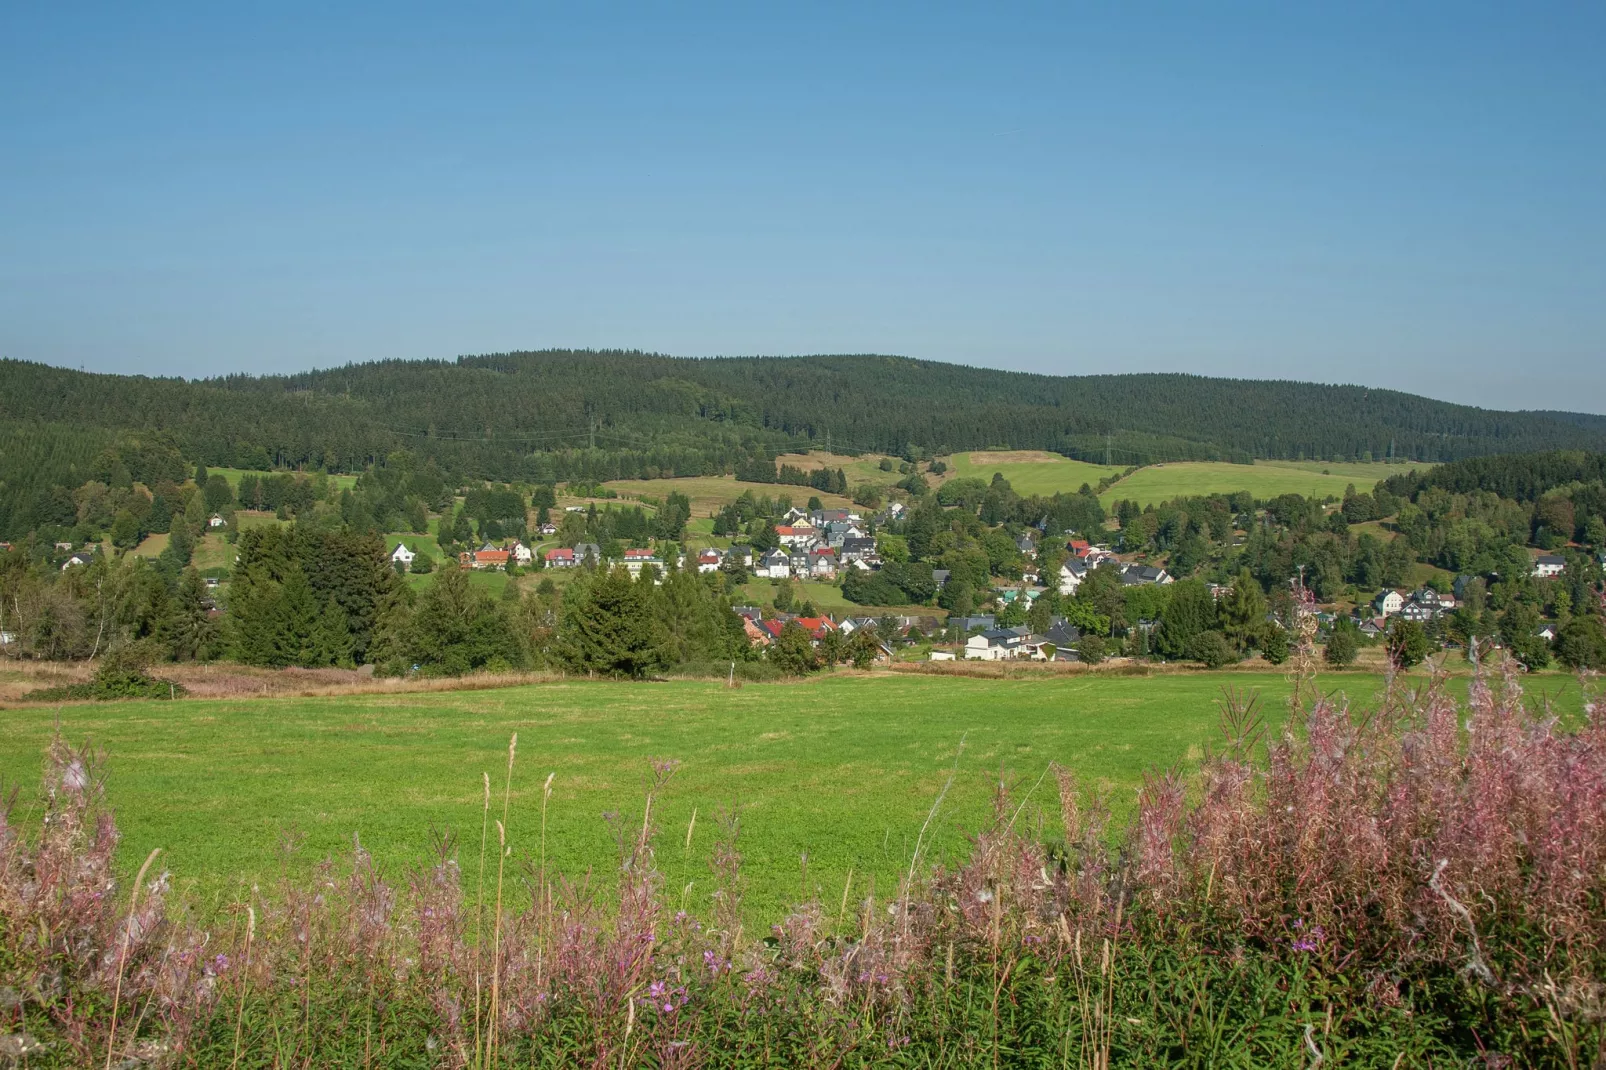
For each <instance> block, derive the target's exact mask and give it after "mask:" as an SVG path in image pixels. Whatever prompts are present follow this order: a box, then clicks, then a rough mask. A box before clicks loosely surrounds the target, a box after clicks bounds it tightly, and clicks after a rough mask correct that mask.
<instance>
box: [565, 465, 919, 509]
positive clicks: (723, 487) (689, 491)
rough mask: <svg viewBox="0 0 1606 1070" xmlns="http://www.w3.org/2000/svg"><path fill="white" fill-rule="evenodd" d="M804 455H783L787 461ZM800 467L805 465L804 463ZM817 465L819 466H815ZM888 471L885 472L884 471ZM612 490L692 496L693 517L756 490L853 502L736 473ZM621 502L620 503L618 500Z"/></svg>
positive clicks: (629, 482)
mask: <svg viewBox="0 0 1606 1070" xmlns="http://www.w3.org/2000/svg"><path fill="white" fill-rule="evenodd" d="M795 460H801V458H788V457H783V458H782V461H784V462H785V463H787V464H791V463H793V461H795ZM798 467H803V466H802V465H801V464H800V465H799V466H798ZM813 467H816V468H817V467H819V466H818V465H814V466H813ZM883 474H885V473H883ZM897 478H898V477H896V476H894V477H892V478H891V479H888V480H887V482H888V483H892V482H895V481H896V479H897ZM604 486H606V487H608V488H609V489H610V490H613V491H617V492H618V493H619V495H620V496H621V497H629V498H638V497H645V498H657V499H659V500H662V499H663V498H665V497H666V496H668V495H669V494H670V493H679V494H684V495H686V497H688V498H690V499H691V515H692V516H693V517H709V516H712V515H714V514H715V513H717V512H719V510H720V509H722V508H724V507H725V506H727V505H729V504H730V503H731V502H733V501H735V500H736V499H737V498H739V497H741V496H742V495H743V494H744V493H745V492H747V491H752V492H753V495H754V496H755V497H757V496H759V495H768V496H769V497H771V498H774V497H777V496H779V495H782V494H785V495H789V496H790V497H791V499H792V504H793V505H795V506H797V507H798V508H802V507H803V506H804V505H806V504H807V503H808V500H809V499H810V498H815V497H817V498H819V499H820V501H821V503H823V504H824V505H825V507H826V508H828V509H845V508H847V507H848V506H850V505H851V504H852V503H851V502H849V501H848V499H846V498H844V497H842V495H840V494H827V493H825V492H824V491H818V490H815V489H814V488H812V487H795V486H789V485H786V484H781V483H738V482H737V481H736V479H735V477H734V476H677V477H676V478H674V479H615V480H611V481H609V482H608V483H606V484H604ZM582 500H584V501H590V500H591V499H579V498H575V499H569V498H567V497H566V498H564V499H563V501H564V503H565V504H568V503H569V502H571V501H573V502H580V501H582ZM607 504H608V503H606V502H603V501H598V503H597V507H598V508H599V509H600V508H604V507H605V506H606V505H607ZM614 504H620V503H614Z"/></svg>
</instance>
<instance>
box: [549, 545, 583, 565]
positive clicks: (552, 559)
mask: <svg viewBox="0 0 1606 1070" xmlns="http://www.w3.org/2000/svg"><path fill="white" fill-rule="evenodd" d="M542 556H543V557H545V558H546V567H547V568H573V567H574V566H575V565H578V564H579V563H580V562H579V561H577V560H575V557H574V551H573V550H571V549H569V548H568V547H567V546H559V547H558V548H557V549H555V550H548V551H547V552H546V553H545V554H543V555H542Z"/></svg>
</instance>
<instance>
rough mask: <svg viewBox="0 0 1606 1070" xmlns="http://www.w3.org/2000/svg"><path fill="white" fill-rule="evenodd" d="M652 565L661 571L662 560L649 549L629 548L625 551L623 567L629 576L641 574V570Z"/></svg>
mask: <svg viewBox="0 0 1606 1070" xmlns="http://www.w3.org/2000/svg"><path fill="white" fill-rule="evenodd" d="M648 565H652V566H653V567H654V568H657V569H658V570H659V571H660V572H662V571H663V562H662V561H660V560H658V555H657V554H655V553H653V552H652V551H651V550H643V549H630V550H626V551H625V569H626V571H628V572H629V573H630V575H631V576H639V575H641V570H642V569H644V568H646V567H647V566H648Z"/></svg>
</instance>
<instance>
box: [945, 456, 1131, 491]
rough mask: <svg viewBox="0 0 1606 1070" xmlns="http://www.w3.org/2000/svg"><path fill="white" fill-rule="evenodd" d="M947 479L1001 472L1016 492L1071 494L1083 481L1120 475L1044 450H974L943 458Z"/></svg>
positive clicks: (987, 477) (984, 477)
mask: <svg viewBox="0 0 1606 1070" xmlns="http://www.w3.org/2000/svg"><path fill="white" fill-rule="evenodd" d="M945 460H946V461H947V463H948V474H947V475H946V476H945V478H947V479H958V478H961V477H966V478H971V479H982V480H990V479H992V478H993V473H994V472H1002V473H1003V474H1004V478H1005V479H1007V480H1009V485H1010V486H1011V487H1013V488H1014V490H1015V493H1016V494H1020V495H1023V496H1026V495H1032V494H1041V495H1045V496H1047V495H1051V494H1056V493H1064V494H1074V493H1075V492H1076V491H1078V490H1080V489H1081V488H1082V484H1084V483H1086V484H1088V485H1089V486H1094V487H1097V486H1098V485H1099V480H1101V479H1104V478H1106V477H1108V476H1116V475H1120V474H1121V471H1122V469H1121V468H1119V467H1106V466H1104V465H1101V464H1088V463H1087V462H1086V461H1073V460H1071V459H1070V458H1069V457H1061V456H1060V455H1059V454H1057V453H1047V452H1045V451H1043V450H1007V451H1005V450H977V451H973V452H970V453H956V454H954V455H953V456H951V457H947V458H945Z"/></svg>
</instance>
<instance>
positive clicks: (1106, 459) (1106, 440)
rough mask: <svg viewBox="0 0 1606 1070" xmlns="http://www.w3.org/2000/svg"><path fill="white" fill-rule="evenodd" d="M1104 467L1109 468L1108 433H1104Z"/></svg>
mask: <svg viewBox="0 0 1606 1070" xmlns="http://www.w3.org/2000/svg"><path fill="white" fill-rule="evenodd" d="M1104 467H1106V468H1108V467H1110V432H1108V431H1106V432H1104Z"/></svg>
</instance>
